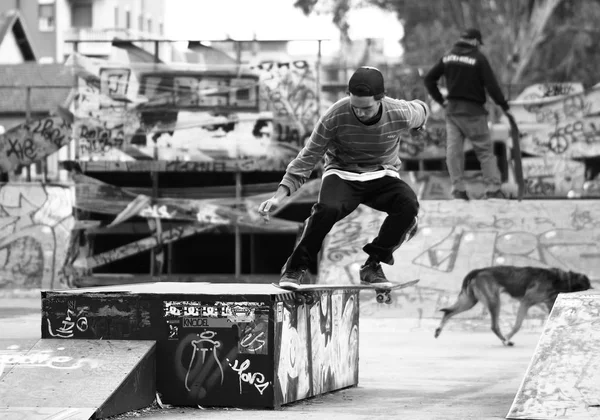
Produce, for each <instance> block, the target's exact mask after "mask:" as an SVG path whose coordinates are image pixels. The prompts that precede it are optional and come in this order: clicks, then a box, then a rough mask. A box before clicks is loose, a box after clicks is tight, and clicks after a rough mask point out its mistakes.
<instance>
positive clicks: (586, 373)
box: [507, 291, 600, 420]
mask: <svg viewBox="0 0 600 420" xmlns="http://www.w3.org/2000/svg"><path fill="white" fill-rule="evenodd" d="M507 418H509V419H576V420H585V419H598V418H600V292H599V291H586V292H578V293H570V294H561V295H559V297H558V299H557V301H556V304H555V305H554V308H552V312H551V313H550V316H549V318H548V322H547V323H546V326H545V327H544V331H543V332H542V335H541V337H540V340H539V342H538V345H537V348H536V350H535V353H534V354H533V357H532V359H531V362H530V364H529V367H528V369H527V372H526V373H525V377H524V379H523V382H522V384H521V387H520V388H519V391H518V392H517V395H516V397H515V399H514V402H513V404H512V406H511V408H510V411H509V413H508V415H507Z"/></svg>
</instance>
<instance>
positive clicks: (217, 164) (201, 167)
mask: <svg viewBox="0 0 600 420" xmlns="http://www.w3.org/2000/svg"><path fill="white" fill-rule="evenodd" d="M166 170H167V172H225V171H226V170H227V166H226V163H225V162H224V161H205V162H198V161H196V162H192V161H187V162H186V161H170V162H167V163H166Z"/></svg>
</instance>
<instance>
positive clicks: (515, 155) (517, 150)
mask: <svg viewBox="0 0 600 420" xmlns="http://www.w3.org/2000/svg"><path fill="white" fill-rule="evenodd" d="M508 123H509V124H510V137H511V139H512V160H513V163H514V165H515V178H516V179H517V187H518V192H517V198H518V200H519V201H521V200H522V199H523V194H524V193H525V180H524V179H523V165H522V162H521V144H520V140H519V127H518V126H517V123H516V121H515V119H514V118H511V117H508Z"/></svg>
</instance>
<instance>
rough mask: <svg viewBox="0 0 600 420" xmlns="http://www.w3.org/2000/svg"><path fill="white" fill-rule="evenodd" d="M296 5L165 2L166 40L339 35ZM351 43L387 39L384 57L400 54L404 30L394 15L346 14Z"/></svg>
mask: <svg viewBox="0 0 600 420" xmlns="http://www.w3.org/2000/svg"><path fill="white" fill-rule="evenodd" d="M293 4H294V0H169V1H167V2H166V8H167V11H166V16H165V36H167V37H168V38H171V39H182V40H185V39H196V40H206V39H223V38H226V37H227V36H230V37H231V38H233V39H252V38H253V37H254V36H255V35H256V37H257V38H258V39H319V38H320V39H331V40H333V41H334V43H336V44H337V40H338V38H339V33H338V32H337V29H336V28H335V27H334V25H333V24H332V23H331V17H330V16H327V15H320V16H315V15H311V16H310V17H306V16H304V14H303V13H302V11H301V10H300V9H298V8H295V7H294V6H293ZM349 21H350V28H351V32H350V36H351V38H353V39H361V38H385V39H386V41H387V42H386V46H385V49H386V53H387V54H390V55H399V54H400V53H401V49H400V46H399V44H398V40H399V39H400V38H401V37H402V34H403V31H402V25H401V24H400V23H399V22H398V20H397V19H396V16H395V14H393V13H389V12H383V11H380V10H378V9H375V8H371V9H360V10H359V9H356V10H353V11H352V12H351V13H350V18H349Z"/></svg>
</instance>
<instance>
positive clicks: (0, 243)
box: [0, 183, 74, 290]
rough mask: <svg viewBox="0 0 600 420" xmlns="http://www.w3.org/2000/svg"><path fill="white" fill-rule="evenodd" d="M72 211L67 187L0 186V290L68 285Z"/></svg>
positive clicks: (71, 193)
mask: <svg viewBox="0 0 600 420" xmlns="http://www.w3.org/2000/svg"><path fill="white" fill-rule="evenodd" d="M72 208H73V191H72V189H71V188H69V187H61V186H55V185H43V184H36V183H30V184H16V183H14V184H13V183H10V184H3V185H0V223H1V225H0V290H2V289H36V288H44V289H55V288H61V287H68V284H67V280H66V278H65V277H64V276H63V273H62V267H63V264H64V262H65V261H66V258H67V252H68V245H69V242H70V238H71V232H72V229H73V226H74V219H73V215H72Z"/></svg>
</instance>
